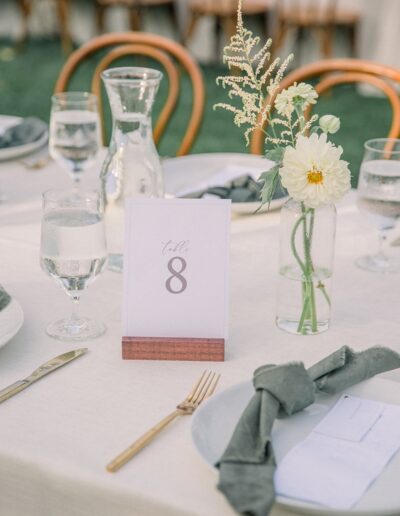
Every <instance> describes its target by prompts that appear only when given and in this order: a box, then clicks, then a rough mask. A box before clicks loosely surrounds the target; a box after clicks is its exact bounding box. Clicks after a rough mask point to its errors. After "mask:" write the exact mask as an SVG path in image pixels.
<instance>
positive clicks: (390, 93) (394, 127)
mask: <svg viewBox="0 0 400 516" xmlns="http://www.w3.org/2000/svg"><path fill="white" fill-rule="evenodd" d="M316 77H320V81H319V82H318V83H317V84H316V86H315V89H316V91H317V93H318V94H319V95H321V94H322V93H325V92H326V91H328V90H330V89H331V88H332V87H333V86H336V85H339V84H346V83H347V84H349V83H366V84H369V85H371V86H373V87H375V88H377V89H379V90H380V91H381V92H382V93H383V94H384V95H385V96H386V97H387V99H388V101H389V102H390V105H391V108H392V122H391V126H390V130H389V134H388V138H399V137H400V98H399V94H398V92H397V91H396V88H395V85H396V84H397V85H399V84H400V69H398V68H394V67H391V66H386V65H381V64H379V63H374V62H372V61H363V60H359V59H328V60H325V61H318V62H316V63H313V64H310V65H306V66H303V67H301V68H298V69H297V70H294V71H293V72H291V73H289V74H288V75H287V76H286V77H285V78H284V79H283V81H282V82H281V84H280V87H279V89H278V91H277V92H276V93H275V95H274V96H273V97H272V98H271V97H270V98H268V99H267V102H268V103H271V101H273V100H274V98H275V97H276V95H277V94H278V93H279V92H280V91H282V90H284V89H286V88H288V87H289V86H291V85H292V84H294V83H299V82H303V81H308V80H310V79H314V78H316ZM263 147H264V135H263V132H262V131H260V130H256V131H254V132H253V134H252V137H251V141H250V152H251V153H252V154H263Z"/></svg>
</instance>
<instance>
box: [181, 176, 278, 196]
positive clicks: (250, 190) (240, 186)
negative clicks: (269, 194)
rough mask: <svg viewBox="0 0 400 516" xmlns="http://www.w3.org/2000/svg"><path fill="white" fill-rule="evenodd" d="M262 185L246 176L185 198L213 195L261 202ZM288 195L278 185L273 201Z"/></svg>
mask: <svg viewBox="0 0 400 516" xmlns="http://www.w3.org/2000/svg"><path fill="white" fill-rule="evenodd" d="M261 188H262V185H261V184H260V183H259V182H257V181H255V180H254V179H253V178H252V177H251V176H248V175H244V176H240V177H237V178H236V179H234V180H233V181H229V182H228V183H226V184H225V185H223V186H212V187H210V188H207V190H202V191H199V192H193V193H191V194H189V195H187V196H185V197H189V198H195V199H197V198H200V197H204V195H207V196H209V195H213V196H215V197H219V198H220V199H231V200H232V202H259V201H260V193H261ZM285 195H287V192H286V190H285V189H284V188H283V187H282V186H281V185H280V183H279V184H278V186H277V188H276V189H275V192H274V196H273V199H280V198H281V197H285Z"/></svg>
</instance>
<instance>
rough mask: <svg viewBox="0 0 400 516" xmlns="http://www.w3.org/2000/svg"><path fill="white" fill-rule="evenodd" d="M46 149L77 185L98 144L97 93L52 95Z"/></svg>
mask: <svg viewBox="0 0 400 516" xmlns="http://www.w3.org/2000/svg"><path fill="white" fill-rule="evenodd" d="M51 100H52V107H51V115H50V133H49V152H50V156H51V157H52V158H53V159H54V160H55V161H56V162H57V163H59V164H60V165H61V166H62V167H63V168H64V169H65V170H67V172H69V174H70V175H71V177H72V179H73V180H74V182H75V185H77V184H78V183H79V181H80V179H81V176H82V173H83V171H84V170H86V169H88V168H90V167H91V166H92V165H93V164H94V162H95V159H96V156H97V152H98V150H99V148H100V145H101V137H100V120H99V114H98V105H97V97H96V95H93V94H92V93H86V92H79V91H71V92H65V93H57V94H56V95H54V96H53V97H52V99H51Z"/></svg>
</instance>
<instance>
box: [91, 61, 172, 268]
mask: <svg viewBox="0 0 400 516" xmlns="http://www.w3.org/2000/svg"><path fill="white" fill-rule="evenodd" d="M161 78H162V73H161V72H159V71H158V70H153V69H151V68H136V67H129V68H127V67H124V68H112V69H110V70H105V71H104V72H103V73H102V79H103V81H104V84H105V87H106V91H107V94H108V98H109V101H110V105H111V112H112V117H113V130H112V136H111V141H110V145H109V148H108V155H107V157H106V159H105V161H104V164H103V167H102V170H101V175H100V177H101V184H102V192H103V195H104V202H105V206H106V211H105V223H106V234H107V247H108V249H109V253H110V255H109V268H110V269H112V270H115V271H118V272H120V271H121V270H122V263H123V246H124V243H123V235H124V201H125V199H126V198H127V197H163V195H164V185H163V176H162V169H161V163H160V158H159V156H158V153H157V150H156V147H155V145H154V141H153V131H152V124H151V111H152V107H153V103H154V98H155V95H156V93H157V90H158V86H159V84H160V80H161Z"/></svg>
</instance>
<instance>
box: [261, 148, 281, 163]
mask: <svg viewBox="0 0 400 516" xmlns="http://www.w3.org/2000/svg"><path fill="white" fill-rule="evenodd" d="M284 153H285V148H284V147H275V149H268V150H267V151H266V152H265V157H266V158H268V159H270V160H272V161H275V162H276V163H280V162H281V161H282V159H283V155H284Z"/></svg>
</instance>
